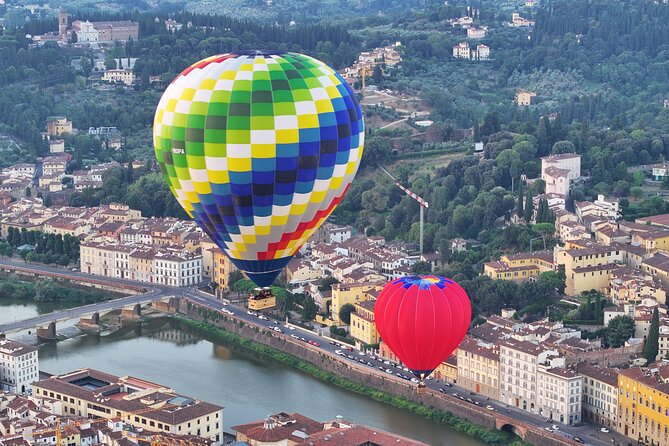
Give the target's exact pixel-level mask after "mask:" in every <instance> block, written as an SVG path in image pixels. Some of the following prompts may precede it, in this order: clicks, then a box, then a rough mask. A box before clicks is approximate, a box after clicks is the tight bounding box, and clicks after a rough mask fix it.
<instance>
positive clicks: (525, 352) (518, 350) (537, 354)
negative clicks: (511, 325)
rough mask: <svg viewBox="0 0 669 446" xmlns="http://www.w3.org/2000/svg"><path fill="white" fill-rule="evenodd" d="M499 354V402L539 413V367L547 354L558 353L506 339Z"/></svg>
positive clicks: (527, 342)
mask: <svg viewBox="0 0 669 446" xmlns="http://www.w3.org/2000/svg"><path fill="white" fill-rule="evenodd" d="M499 353H500V355H499V358H500V361H499V367H500V370H499V373H500V380H499V382H500V389H499V399H500V401H501V402H503V403H505V404H508V405H509V406H513V407H517V408H519V409H523V410H526V411H528V412H532V413H539V409H538V407H537V374H538V367H539V364H541V363H545V362H546V360H547V358H548V356H549V355H554V356H557V352H556V351H552V350H549V349H548V348H546V347H543V346H541V345H539V344H536V343H533V342H529V341H519V340H516V339H506V340H504V341H502V342H501V343H500V351H499Z"/></svg>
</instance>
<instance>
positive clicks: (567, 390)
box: [537, 358, 583, 424]
mask: <svg viewBox="0 0 669 446" xmlns="http://www.w3.org/2000/svg"><path fill="white" fill-rule="evenodd" d="M556 363H557V364H556ZM582 392H583V377H582V376H581V375H580V374H579V373H577V372H575V371H574V370H572V369H568V368H564V358H557V359H551V358H547V359H546V363H544V364H540V365H539V366H538V368H537V407H538V413H539V414H541V416H545V417H546V418H548V419H550V420H553V421H555V422H559V423H561V424H573V423H578V422H580V421H581V395H582Z"/></svg>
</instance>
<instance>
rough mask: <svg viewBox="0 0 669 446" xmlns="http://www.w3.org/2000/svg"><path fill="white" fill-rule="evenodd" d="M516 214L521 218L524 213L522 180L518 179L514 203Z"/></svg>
mask: <svg viewBox="0 0 669 446" xmlns="http://www.w3.org/2000/svg"><path fill="white" fill-rule="evenodd" d="M516 215H517V216H518V218H519V219H520V218H523V216H524V215H525V212H524V209H523V182H522V181H520V186H518V200H517V203H516Z"/></svg>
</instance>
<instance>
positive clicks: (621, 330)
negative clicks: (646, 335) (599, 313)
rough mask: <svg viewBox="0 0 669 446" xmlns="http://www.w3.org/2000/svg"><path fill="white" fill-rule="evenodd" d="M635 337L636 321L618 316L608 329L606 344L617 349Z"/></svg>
mask: <svg viewBox="0 0 669 446" xmlns="http://www.w3.org/2000/svg"><path fill="white" fill-rule="evenodd" d="M632 335H634V319H632V318H631V317H629V316H616V317H614V318H613V319H611V320H610V321H609V325H608V327H607V328H606V342H607V344H608V345H609V347H612V348H617V347H620V346H621V345H623V344H625V342H626V341H627V340H628V339H629V338H631V337H632Z"/></svg>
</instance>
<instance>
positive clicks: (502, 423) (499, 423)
mask: <svg viewBox="0 0 669 446" xmlns="http://www.w3.org/2000/svg"><path fill="white" fill-rule="evenodd" d="M513 421H514V420H512V419H511V418H508V417H498V418H497V419H495V427H496V428H497V429H498V430H501V431H505V432H508V433H510V434H513V435H517V436H519V437H520V438H522V439H523V440H524V439H525V436H526V435H527V426H525V425H523V424H522V423H513Z"/></svg>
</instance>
